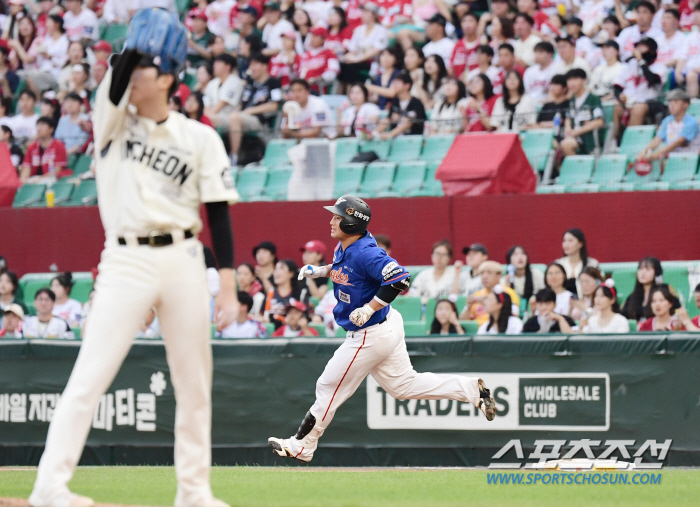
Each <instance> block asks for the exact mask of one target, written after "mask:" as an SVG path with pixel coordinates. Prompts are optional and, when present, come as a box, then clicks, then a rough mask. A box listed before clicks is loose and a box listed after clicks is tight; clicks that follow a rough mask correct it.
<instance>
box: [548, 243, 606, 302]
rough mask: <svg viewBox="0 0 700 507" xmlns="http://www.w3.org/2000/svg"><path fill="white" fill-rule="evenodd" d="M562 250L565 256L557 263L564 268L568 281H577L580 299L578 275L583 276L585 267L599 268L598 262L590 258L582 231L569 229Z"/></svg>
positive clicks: (578, 291)
mask: <svg viewBox="0 0 700 507" xmlns="http://www.w3.org/2000/svg"><path fill="white" fill-rule="evenodd" d="M561 249H562V251H563V253H564V256H563V257H562V258H560V259H557V261H556V262H558V263H559V264H561V265H562V266H564V269H565V270H566V277H567V278H568V279H573V280H575V283H576V292H577V294H578V295H579V297H580V296H581V295H582V294H581V283H580V282H579V281H578V275H580V274H581V271H583V268H585V267H588V266H592V267H594V268H595V267H598V261H597V260H595V259H594V258H593V257H589V256H588V247H587V246H586V236H584V234H583V231H581V229H569V230H568V231H566V232H565V233H564V237H563V238H562V241H561Z"/></svg>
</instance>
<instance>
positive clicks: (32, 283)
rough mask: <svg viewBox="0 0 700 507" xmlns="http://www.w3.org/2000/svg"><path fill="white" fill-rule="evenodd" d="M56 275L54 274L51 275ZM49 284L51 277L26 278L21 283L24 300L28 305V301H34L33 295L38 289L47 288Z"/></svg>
mask: <svg viewBox="0 0 700 507" xmlns="http://www.w3.org/2000/svg"><path fill="white" fill-rule="evenodd" d="M51 276H52V277H53V276H56V275H51ZM50 286H51V278H38V279H36V280H27V281H26V282H24V284H23V285H22V291H23V292H24V301H25V302H26V304H27V305H28V304H29V303H30V302H31V303H32V304H33V303H34V296H36V293H37V292H38V291H39V289H48V288H49V287H50Z"/></svg>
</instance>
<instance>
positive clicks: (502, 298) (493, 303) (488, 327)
mask: <svg viewBox="0 0 700 507" xmlns="http://www.w3.org/2000/svg"><path fill="white" fill-rule="evenodd" d="M512 306H513V303H512V300H511V298H510V295H509V294H508V293H507V292H506V291H504V290H503V287H501V285H500V284H499V285H496V286H495V287H494V288H493V290H492V291H491V292H490V293H489V295H488V296H486V300H485V301H484V308H485V310H486V313H488V315H489V320H487V321H486V322H484V323H483V324H481V325H480V326H479V330H478V331H477V333H476V334H520V333H522V331H523V322H522V321H521V320H520V319H519V318H518V317H515V316H514V315H513V314H512V313H511V308H512Z"/></svg>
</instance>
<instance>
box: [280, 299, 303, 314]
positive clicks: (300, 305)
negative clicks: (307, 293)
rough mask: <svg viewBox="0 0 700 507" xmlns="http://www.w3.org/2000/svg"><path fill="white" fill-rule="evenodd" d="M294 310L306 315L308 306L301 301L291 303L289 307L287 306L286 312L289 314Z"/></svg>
mask: <svg viewBox="0 0 700 507" xmlns="http://www.w3.org/2000/svg"><path fill="white" fill-rule="evenodd" d="M292 308H294V309H295V310H299V311H300V312H301V313H306V305H305V304H304V303H302V302H301V301H294V303H289V304H288V305H287V306H285V308H284V309H285V311H286V312H288V311H289V310H291V309H292Z"/></svg>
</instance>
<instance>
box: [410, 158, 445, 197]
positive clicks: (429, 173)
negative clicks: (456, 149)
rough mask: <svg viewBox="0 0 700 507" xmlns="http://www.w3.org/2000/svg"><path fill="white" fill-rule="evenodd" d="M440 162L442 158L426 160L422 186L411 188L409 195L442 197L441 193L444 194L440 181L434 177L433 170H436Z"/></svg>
mask: <svg viewBox="0 0 700 507" xmlns="http://www.w3.org/2000/svg"><path fill="white" fill-rule="evenodd" d="M441 163H442V160H433V161H432V162H428V166H427V169H426V171H425V182H424V183H423V186H422V187H420V188H418V189H415V190H411V191H410V192H409V193H408V195H409V196H410V197H418V196H429V197H442V196H443V195H445V193H444V191H443V189H442V182H441V181H440V180H436V179H435V172H436V171H437V168H438V167H439V166H440V164H441Z"/></svg>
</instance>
